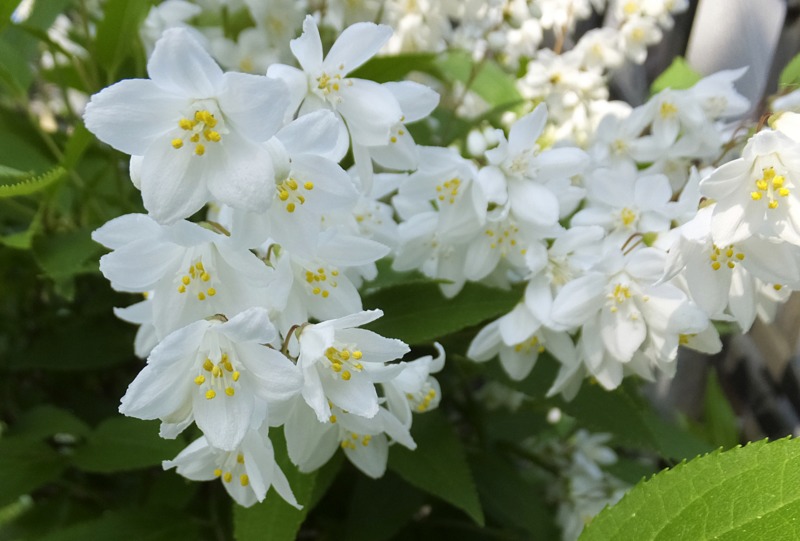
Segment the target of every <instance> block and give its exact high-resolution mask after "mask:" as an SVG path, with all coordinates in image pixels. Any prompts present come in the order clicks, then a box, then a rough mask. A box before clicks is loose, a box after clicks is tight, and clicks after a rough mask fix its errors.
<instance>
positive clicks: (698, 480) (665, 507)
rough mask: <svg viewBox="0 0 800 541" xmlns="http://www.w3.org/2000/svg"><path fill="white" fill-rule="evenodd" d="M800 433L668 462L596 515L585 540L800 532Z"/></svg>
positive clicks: (699, 539)
mask: <svg viewBox="0 0 800 541" xmlns="http://www.w3.org/2000/svg"><path fill="white" fill-rule="evenodd" d="M798 517H800V440H795V439H785V440H780V441H775V442H772V443H767V442H766V441H760V442H757V443H751V444H750V445H748V446H747V447H743V448H742V447H740V448H737V449H732V450H730V451H725V452H715V453H713V454H710V455H706V456H703V457H700V458H696V459H694V460H692V461H690V462H688V463H682V464H679V465H678V466H676V467H674V468H672V469H670V470H665V471H663V472H661V473H659V474H657V475H656V476H654V477H653V478H651V479H650V480H648V481H645V482H642V483H640V484H638V485H637V486H636V487H634V488H633V489H632V490H631V491H630V492H628V493H627V494H626V495H625V497H623V499H622V500H621V501H620V502H619V503H617V504H616V505H614V506H613V507H610V508H607V509H605V510H604V511H602V512H601V513H600V514H599V515H597V516H596V517H595V518H594V520H592V522H591V523H590V524H589V525H588V526H587V528H586V529H585V530H584V533H583V535H581V537H580V540H581V541H595V540H598V541H599V540H603V541H606V540H608V539H614V540H616V541H628V540H630V541H649V540H656V539H691V540H693V541H705V540H712V539H714V540H731V541H732V540H753V541H756V540H763V539H775V540H778V539H786V540H789V539H800V520H798Z"/></svg>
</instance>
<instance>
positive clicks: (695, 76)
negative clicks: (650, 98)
mask: <svg viewBox="0 0 800 541" xmlns="http://www.w3.org/2000/svg"><path fill="white" fill-rule="evenodd" d="M702 78H703V76H702V75H700V74H699V73H698V72H697V71H695V70H694V69H692V67H691V66H690V65H689V63H688V62H686V59H685V58H683V57H682V56H677V57H675V59H674V60H673V61H672V64H670V65H669V67H668V68H667V69H665V70H664V72H663V73H662V74H661V75H659V76H658V77H656V80H655V81H653V84H652V85H650V93H651V94H657V93H658V92H661V91H662V90H665V89H667V88H671V89H672V90H684V89H686V88H691V87H693V86H694V85H695V83H697V81H699V80H700V79H702Z"/></svg>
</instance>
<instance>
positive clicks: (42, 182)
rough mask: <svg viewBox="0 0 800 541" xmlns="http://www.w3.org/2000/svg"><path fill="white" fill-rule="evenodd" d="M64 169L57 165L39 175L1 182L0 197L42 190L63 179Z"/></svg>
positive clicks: (29, 193) (16, 195) (28, 193)
mask: <svg viewBox="0 0 800 541" xmlns="http://www.w3.org/2000/svg"><path fill="white" fill-rule="evenodd" d="M64 173H65V171H64V169H63V168H62V167H56V168H55V169H51V170H50V171H48V172H47V173H44V174H42V175H39V176H34V177H29V178H26V179H23V180H18V181H15V182H13V183H10V184H0V199H2V198H4V197H18V196H20V195H31V194H34V193H36V192H40V191H42V190H44V189H45V188H47V187H48V186H50V185H52V184H54V183H56V182H57V181H59V180H61V178H62V177H63V176H64Z"/></svg>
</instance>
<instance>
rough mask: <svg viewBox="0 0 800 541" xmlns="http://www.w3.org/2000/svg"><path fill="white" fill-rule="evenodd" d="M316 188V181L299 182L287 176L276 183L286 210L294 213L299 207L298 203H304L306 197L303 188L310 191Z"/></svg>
mask: <svg viewBox="0 0 800 541" xmlns="http://www.w3.org/2000/svg"><path fill="white" fill-rule="evenodd" d="M313 189H314V183H313V182H310V181H306V182H304V183H303V184H300V183H298V182H297V181H296V180H295V179H293V178H291V177H290V178H287V179H286V180H284V181H283V182H281V183H280V184H276V185H275V191H276V193H277V194H278V199H280V200H281V202H283V203H285V204H286V206H285V208H286V212H288V213H290V214H291V213H292V212H294V211H295V210H296V209H297V205H303V204H304V203H305V202H306V198H305V196H304V195H303V193H302V192H303V190H305V191H308V192H310V191H311V190H313Z"/></svg>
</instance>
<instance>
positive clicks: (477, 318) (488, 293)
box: [363, 283, 521, 344]
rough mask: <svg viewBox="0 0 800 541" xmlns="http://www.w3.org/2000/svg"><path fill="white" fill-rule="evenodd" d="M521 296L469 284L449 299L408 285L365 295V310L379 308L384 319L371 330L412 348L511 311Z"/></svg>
mask: <svg viewBox="0 0 800 541" xmlns="http://www.w3.org/2000/svg"><path fill="white" fill-rule="evenodd" d="M520 297H521V294H520V293H518V292H516V291H513V290H502V289H494V288H490V287H486V286H482V285H479V284H467V285H466V286H464V289H463V290H462V291H461V293H459V294H458V295H457V296H456V297H455V298H453V299H446V298H445V297H444V296H443V295H442V294H441V292H440V291H439V287H438V286H437V285H436V284H430V283H428V284H424V283H423V284H419V283H418V284H405V285H399V286H396V287H387V288H384V289H381V290H379V291H376V292H374V293H370V294H367V295H364V298H363V303H364V307H365V308H380V309H381V310H383V312H384V315H383V317H382V318H380V319H378V320H377V321H375V322H373V323H371V324H370V325H369V328H370V329H371V330H373V331H375V332H377V333H379V334H382V335H383V336H390V337H392V338H399V339H400V340H403V341H404V342H407V343H409V344H423V343H428V342H432V341H433V340H435V339H437V338H439V337H441V336H444V335H446V334H449V333H452V332H455V331H459V330H461V329H463V328H465V327H469V326H472V325H477V324H478V323H481V322H482V321H485V320H487V319H491V318H494V317H497V316H499V315H501V314H504V313H506V312H508V311H510V310H511V309H512V308H513V307H514V305H515V304H516V303H517V302H519V300H520Z"/></svg>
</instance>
